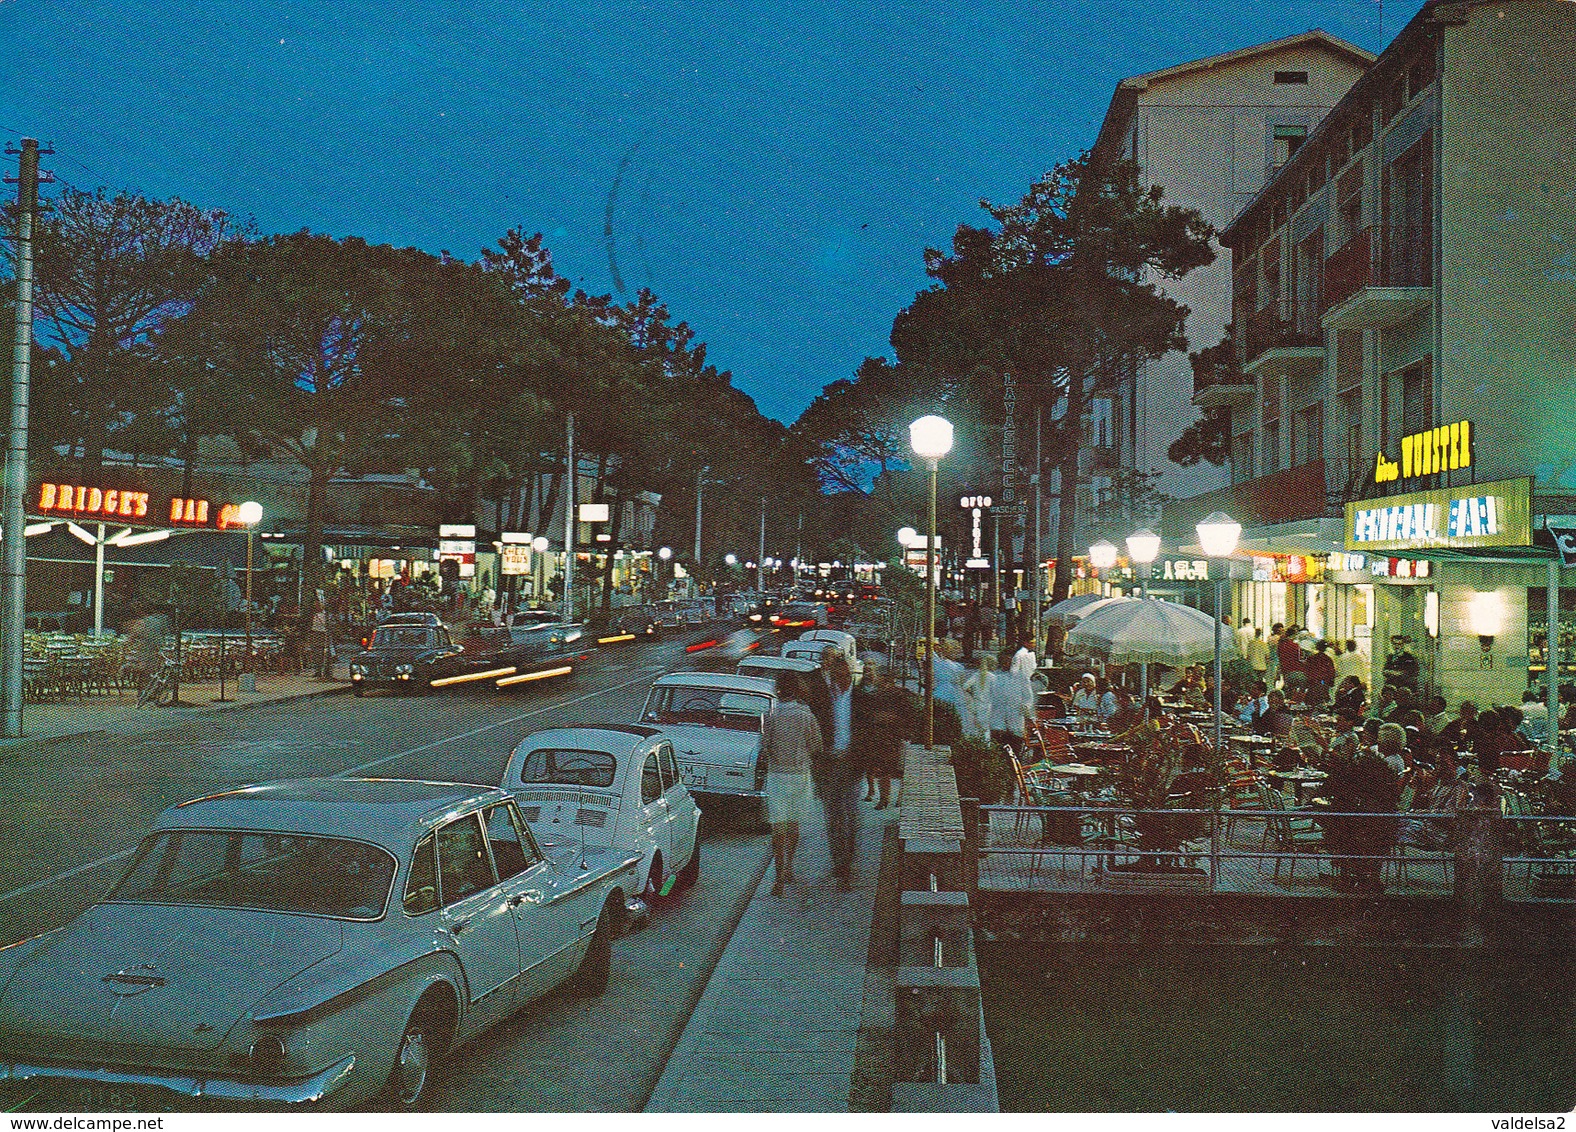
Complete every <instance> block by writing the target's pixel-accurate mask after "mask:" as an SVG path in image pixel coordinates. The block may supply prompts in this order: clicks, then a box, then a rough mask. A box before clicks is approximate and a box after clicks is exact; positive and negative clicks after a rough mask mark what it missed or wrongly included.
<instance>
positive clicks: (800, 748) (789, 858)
mask: <svg viewBox="0 0 1576 1132" xmlns="http://www.w3.org/2000/svg"><path fill="white" fill-rule="evenodd" d="M806 698H807V697H806V695H805V684H804V677H802V676H800V674H799V673H797V672H784V673H781V674H780V675H779V676H778V677H777V703H776V704H775V705H774V706H773V707H772V710H771V711H769V712H767V713H766V719H765V720H764V721H763V722H762V729H761V749H762V751H763V752H764V753H765V756H766V784H765V791H766V820H767V822H768V823H769V824H770V825H771V827H772V863H773V865H774V867H775V869H776V875H775V876H774V878H773V881H772V895H773V896H781V895H782V894H783V885H785V884H792V883H793V855H794V851H795V850H796V849H798V847H799V819H800V818H801V817H802V816H803V813H804V803H805V799H806V798H808V797H809V794H810V767H811V766H812V765H813V763H814V761H815V760H816V759H817V758H819V757H820V755H821V750H822V742H821V725H820V724H818V723H817V722H816V720H815V713H814V712H812V711H811V710H810V708H809V705H808V704H806V703H805V700H806Z"/></svg>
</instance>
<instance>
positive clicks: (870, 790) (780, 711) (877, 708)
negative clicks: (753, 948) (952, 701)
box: [761, 646, 916, 896]
mask: <svg viewBox="0 0 1576 1132" xmlns="http://www.w3.org/2000/svg"><path fill="white" fill-rule="evenodd" d="M915 716H916V712H915V710H914V706H913V703H912V699H911V697H910V696H909V694H908V693H907V692H905V691H903V689H901V688H899V687H898V686H897V684H896V682H895V681H894V680H893V679H892V676H891V674H890V673H889V672H887V671H886V670H884V669H882V668H880V667H878V666H877V665H874V664H867V665H866V667H865V675H864V679H863V681H862V682H861V683H860V684H858V685H857V686H856V685H855V683H854V678H853V669H852V665H851V664H850V663H849V660H848V657H847V655H846V654H845V653H844V652H843V651H842V650H841V649H838V648H836V647H835V646H828V647H827V649H826V650H825V651H824V652H823V653H822V654H821V667H820V668H819V669H818V670H816V671H815V672H812V673H802V674H801V673H798V672H783V673H780V674H779V675H778V676H777V703H776V704H775V706H773V708H772V710H771V711H770V712H769V713H767V716H766V720H765V724H764V730H763V734H762V739H761V743H762V747H763V748H764V750H765V754H766V783H765V793H766V819H767V821H768V822H769V823H770V825H771V828H772V862H773V869H774V875H773V882H772V895H773V896H781V895H783V892H784V886H785V885H789V884H793V883H794V879H795V878H794V872H793V859H794V853H795V851H796V850H797V849H798V845H799V825H800V821H801V819H802V817H803V813H804V810H805V808H806V806H807V804H808V800H809V797H810V795H811V794H812V793H813V794H814V795H815V797H816V798H817V799H818V800H819V801H820V803H821V811H822V815H823V817H824V819H825V823H826V840H827V847H828V849H829V851H830V855H831V858H832V876H833V878H834V879H836V881H837V884H838V887H839V888H840V889H841V890H842V891H844V892H847V891H849V890H851V889H852V888H853V883H854V868H853V858H854V850H855V847H856V845H857V844H858V840H859V825H860V814H859V805H860V802H861V801H867V802H874V803H875V806H876V808H877V809H882V808H885V807H886V806H888V805H890V804H891V803H892V801H894V799H893V798H892V789H893V780H894V779H895V778H897V777H898V775H899V773H900V769H901V768H900V761H899V760H900V750H901V743H902V742H903V740H904V739H907V738H911V737H913V732H914V721H915ZM861 786H863V787H864V788H865V793H864V795H863V796H862V797H861V796H860V794H859V789H860V787H861Z"/></svg>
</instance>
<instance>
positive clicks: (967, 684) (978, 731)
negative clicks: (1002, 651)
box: [961, 653, 996, 739]
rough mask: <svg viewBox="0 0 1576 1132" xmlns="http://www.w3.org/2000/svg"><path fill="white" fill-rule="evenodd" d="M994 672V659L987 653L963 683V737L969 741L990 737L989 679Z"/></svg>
mask: <svg viewBox="0 0 1576 1132" xmlns="http://www.w3.org/2000/svg"><path fill="white" fill-rule="evenodd" d="M995 672H996V658H995V657H993V656H991V655H990V654H989V653H986V654H984V655H983V656H981V657H980V663H979V667H978V668H976V669H975V670H974V671H973V672H971V673H969V675H968V678H967V679H965V680H964V681H963V690H962V698H963V711H962V713H961V714H962V716H963V721H962V722H963V735H964V737H965V738H969V739H986V738H989V737H990V689H991V677H992V676H994V675H995Z"/></svg>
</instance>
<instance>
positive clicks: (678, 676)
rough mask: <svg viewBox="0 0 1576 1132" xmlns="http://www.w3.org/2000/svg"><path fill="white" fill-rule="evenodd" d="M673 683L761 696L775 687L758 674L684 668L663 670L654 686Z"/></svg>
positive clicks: (772, 691)
mask: <svg viewBox="0 0 1576 1132" xmlns="http://www.w3.org/2000/svg"><path fill="white" fill-rule="evenodd" d="M674 684H678V685H680V686H689V687H696V688H727V689H728V690H730V691H734V692H759V693H760V694H761V695H763V696H770V695H772V694H773V693H774V692H775V691H776V688H775V686H774V685H773V683H772V682H771V681H770V680H763V679H761V678H760V677H759V676H735V675H734V674H733V673H731V672H697V671H692V670H688V669H686V670H685V671H683V672H664V673H663V674H662V675H661V676H658V677H657V679H656V683H655V684H653V685H652V687H655V688H666V687H670V686H672V685H674Z"/></svg>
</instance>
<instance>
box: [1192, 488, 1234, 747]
mask: <svg viewBox="0 0 1576 1132" xmlns="http://www.w3.org/2000/svg"><path fill="white" fill-rule="evenodd" d="M1194 529H1195V530H1196V531H1197V532H1198V544H1199V546H1201V547H1203V548H1204V553H1205V554H1206V555H1208V556H1209V557H1210V558H1212V559H1224V558H1230V557H1231V555H1232V554H1233V553H1234V552H1235V551H1236V549H1237V539H1238V538H1240V537H1241V536H1242V524H1241V523H1239V522H1237V521H1236V520H1235V519H1233V518H1232V517H1231V516H1230V515H1227V514H1226V513H1225V512H1223V511H1216V512H1215V513H1214V514H1212V515H1210V516H1209V517H1208V518H1207V519H1205V520H1203V521H1202V522H1200V523H1199V524H1198V525H1197V526H1196V527H1195V528H1194ZM1210 573H1211V575H1213V576H1214V579H1215V752H1216V754H1217V755H1218V754H1219V753H1220V743H1221V738H1220V606H1221V589H1222V588H1223V586H1224V584H1225V578H1224V577H1223V576H1222V575H1223V573H1224V569H1223V568H1222V567H1221V565H1219V564H1217V563H1215V562H1211V563H1210Z"/></svg>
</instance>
